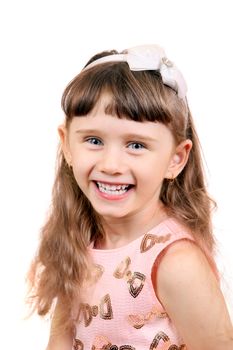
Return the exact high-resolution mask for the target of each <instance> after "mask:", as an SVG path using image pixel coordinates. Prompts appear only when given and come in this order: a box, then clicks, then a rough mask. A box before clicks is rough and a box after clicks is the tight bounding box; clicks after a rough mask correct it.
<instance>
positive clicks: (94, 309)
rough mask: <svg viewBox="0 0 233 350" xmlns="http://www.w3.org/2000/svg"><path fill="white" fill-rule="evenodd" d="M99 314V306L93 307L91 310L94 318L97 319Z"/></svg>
mask: <svg viewBox="0 0 233 350" xmlns="http://www.w3.org/2000/svg"><path fill="white" fill-rule="evenodd" d="M98 312H99V308H98V306H97V305H94V306H92V308H91V314H92V316H94V317H96V316H97V315H98Z"/></svg>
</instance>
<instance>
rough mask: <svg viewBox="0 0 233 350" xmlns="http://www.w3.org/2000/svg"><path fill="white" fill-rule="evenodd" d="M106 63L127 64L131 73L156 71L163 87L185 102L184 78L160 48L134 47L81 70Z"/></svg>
mask: <svg viewBox="0 0 233 350" xmlns="http://www.w3.org/2000/svg"><path fill="white" fill-rule="evenodd" d="M106 62H127V63H128V65H129V68H130V70H132V71H143V70H157V71H159V72H160V74H161V77H162V80H163V83H164V85H167V86H169V87H171V88H172V89H173V90H175V91H176V93H177V95H178V96H179V97H180V98H181V99H183V100H184V101H185V102H186V93H187V85H186V82H185V80H184V77H183V75H182V73H181V72H180V71H179V69H178V68H177V67H176V66H175V65H174V63H173V62H171V61H170V60H169V59H168V58H167V57H166V54H165V51H164V50H163V49H162V48H161V47H160V46H157V45H145V46H136V47H133V48H130V49H127V50H124V51H123V52H122V53H120V54H113V55H108V56H104V57H101V58H99V59H97V60H95V61H93V62H91V63H90V64H88V65H87V66H86V67H85V68H84V69H83V70H86V69H89V68H92V67H94V66H96V65H98V64H101V63H106Z"/></svg>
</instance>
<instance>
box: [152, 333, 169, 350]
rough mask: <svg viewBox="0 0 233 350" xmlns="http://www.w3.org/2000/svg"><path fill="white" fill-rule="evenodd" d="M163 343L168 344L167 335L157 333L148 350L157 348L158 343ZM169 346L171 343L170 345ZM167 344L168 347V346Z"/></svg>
mask: <svg viewBox="0 0 233 350" xmlns="http://www.w3.org/2000/svg"><path fill="white" fill-rule="evenodd" d="M161 340H162V341H163V342H164V343H166V342H169V341H170V339H169V337H168V336H167V334H165V333H164V332H159V333H157V334H156V336H155V337H154V339H153V341H152V343H151V345H150V350H154V349H156V348H157V346H158V345H159V343H160V341H161ZM170 344H171V343H170ZM170 344H169V345H170Z"/></svg>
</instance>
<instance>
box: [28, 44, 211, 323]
mask: <svg viewBox="0 0 233 350" xmlns="http://www.w3.org/2000/svg"><path fill="white" fill-rule="evenodd" d="M113 53H116V51H111V52H104V53H102V54H100V55H96V56H94V57H93V58H92V59H91V60H90V61H89V62H91V61H93V60H95V59H97V58H99V57H101V56H104V55H110V54H113ZM104 92H108V94H110V96H111V101H110V102H109V104H108V106H107V107H106V113H107V114H110V115H114V116H116V117H118V118H127V119H130V120H134V121H138V122H143V121H150V122H160V123H163V124H165V125H166V126H167V127H168V128H170V130H171V131H172V133H173V135H174V138H175V140H176V142H177V144H179V143H180V142H182V141H183V140H185V139H190V140H191V141H192V144H193V147H192V149H191V152H190V156H189V159H188V162H187V164H186V166H185V168H184V169H183V171H182V172H181V174H179V176H178V177H177V178H176V179H175V181H174V182H173V184H172V185H170V184H169V181H168V180H166V179H165V180H164V182H163V185H162V190H161V194H160V199H161V201H162V202H163V203H164V205H165V207H166V208H167V211H168V212H169V214H170V215H171V216H173V217H175V218H177V219H178V220H179V221H180V222H181V223H182V224H184V225H185V226H186V227H187V228H188V229H190V230H191V232H192V234H193V236H194V238H195V239H196V241H197V242H198V243H199V244H200V246H201V247H203V249H204V250H205V251H206V252H207V255H208V254H209V256H211V255H212V253H213V248H214V238H213V235H212V227H211V209H212V207H213V204H214V203H213V201H212V200H211V199H210V198H209V196H208V194H207V190H206V185H205V180H204V175H203V166H202V161H201V152H200V146H199V141H198V137H197V134H196V131H195V128H194V124H193V120H192V116H191V113H190V111H189V108H188V106H187V103H185V102H184V101H183V100H181V99H180V98H179V97H178V96H177V94H176V92H175V91H174V90H172V89H171V88H170V87H168V86H165V85H164V84H163V82H162V78H161V75H160V73H159V71H130V69H129V67H128V65H127V63H125V62H120V63H119V62H118V63H116V62H110V63H103V64H99V65H96V66H94V67H92V68H90V69H87V70H84V71H82V72H81V73H80V74H79V75H78V76H76V77H75V78H74V79H73V80H72V81H71V82H70V83H69V85H68V86H67V87H66V89H65V91H64V94H63V97H62V108H63V110H64V113H65V116H66V121H65V123H66V127H67V128H68V127H69V123H70V121H71V120H72V118H78V117H80V116H82V117H83V116H85V115H87V114H88V113H89V112H90V111H91V110H92V109H93V108H94V106H95V105H96V103H97V102H98V100H99V98H100V96H101V94H102V93H104ZM103 235H104V232H103V229H102V226H101V224H100V220H99V217H98V214H97V213H96V212H95V211H94V209H93V208H92V206H91V204H90V203H89V201H88V200H87V198H86V197H85V195H84V194H83V193H82V191H81V190H80V188H79V186H78V185H77V183H76V181H75V179H74V176H73V173H72V169H71V168H70V167H69V166H68V164H67V162H66V160H65V158H64V155H63V153H62V150H61V148H60V147H59V149H58V157H57V171H56V178H55V183H54V186H53V192H52V203H51V208H50V213H49V215H48V218H47V221H46V223H45V225H44V226H43V228H42V230H41V241H40V246H39V249H38V252H37V255H36V257H35V260H34V262H33V264H32V268H31V271H30V274H29V276H30V280H31V284H32V291H31V298H32V303H33V305H34V307H35V309H36V310H37V312H38V313H39V314H40V315H45V314H47V313H48V312H49V310H50V309H51V306H52V303H53V301H54V300H55V299H56V298H59V299H60V300H61V301H62V303H64V315H63V316H64V318H65V320H69V318H70V312H71V309H72V303H73V301H74V300H75V298H76V297H77V296H78V295H79V292H80V290H81V287H82V284H83V281H84V280H85V279H87V278H88V274H89V271H90V268H89V267H90V261H89V256H88V253H87V247H88V245H89V244H90V242H91V241H95V240H96V239H99V238H101V237H103Z"/></svg>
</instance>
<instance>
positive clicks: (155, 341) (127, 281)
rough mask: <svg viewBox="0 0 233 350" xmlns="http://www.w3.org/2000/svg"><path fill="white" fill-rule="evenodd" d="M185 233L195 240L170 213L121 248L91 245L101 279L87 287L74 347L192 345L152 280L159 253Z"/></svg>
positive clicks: (172, 348) (108, 349)
mask: <svg viewBox="0 0 233 350" xmlns="http://www.w3.org/2000/svg"><path fill="white" fill-rule="evenodd" d="M182 239H189V240H193V238H192V236H191V235H190V234H189V233H188V232H187V231H185V229H184V228H183V227H182V226H181V225H179V224H178V223H177V222H176V221H175V220H173V219H171V218H170V219H166V220H165V221H163V222H162V223H160V224H159V225H157V226H156V227H155V228H153V229H152V230H150V231H149V232H147V233H146V234H144V235H142V236H141V237H139V238H138V239H136V240H134V241H132V242H131V243H129V244H127V245H126V246H123V247H121V248H117V249H110V250H101V249H93V248H89V250H90V254H91V256H92V258H93V260H94V263H95V264H96V265H95V266H96V283H95V284H94V286H92V287H90V288H88V287H86V288H85V290H84V297H83V298H84V300H83V302H82V304H81V305H80V310H79V313H78V317H77V326H76V336H75V340H74V346H73V348H74V350H145V349H148V350H154V349H163V350H165V349H166V350H179V349H180V350H181V349H183V350H184V349H187V347H186V346H185V344H184V343H183V341H182V339H181V337H180V336H179V334H178V333H177V330H176V329H175V327H174V325H173V324H172V322H171V320H170V318H169V315H168V314H167V313H166V311H165V310H164V308H163V306H162V305H161V303H160V302H159V300H158V298H157V296H156V294H155V291H154V288H153V284H152V281H151V271H152V267H153V265H154V263H155V262H156V259H157V258H158V256H159V254H160V253H161V252H162V251H163V250H164V249H165V248H166V247H168V246H169V245H170V244H172V243H174V242H175V241H178V240H182Z"/></svg>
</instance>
